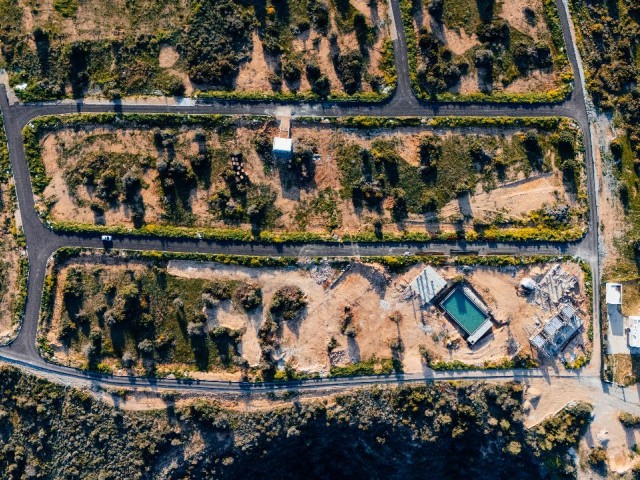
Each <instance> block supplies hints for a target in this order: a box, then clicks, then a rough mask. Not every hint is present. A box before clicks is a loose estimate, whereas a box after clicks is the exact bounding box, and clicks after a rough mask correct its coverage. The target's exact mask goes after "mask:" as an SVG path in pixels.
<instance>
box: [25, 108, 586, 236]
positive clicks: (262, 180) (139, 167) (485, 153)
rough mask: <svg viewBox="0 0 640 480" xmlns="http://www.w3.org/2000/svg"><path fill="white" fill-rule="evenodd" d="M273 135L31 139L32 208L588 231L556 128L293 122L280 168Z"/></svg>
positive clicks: (147, 221) (214, 219) (323, 224)
mask: <svg viewBox="0 0 640 480" xmlns="http://www.w3.org/2000/svg"><path fill="white" fill-rule="evenodd" d="M79 118H85V117H79ZM86 118H90V117H86ZM280 134H281V133H279V131H278V123H277V122H276V121H275V120H273V119H270V118H251V119H243V118H232V117H221V118H217V119H214V120H213V125H211V124H209V125H207V124H204V123H203V124H202V125H198V124H194V125H190V126H189V127H185V126H177V127H173V128H171V127H155V128H151V127H149V126H147V125H145V122H144V121H142V122H140V121H138V122H135V121H128V120H127V117H125V121H122V120H118V121H116V122H113V123H112V124H109V122H106V123H105V122H103V121H101V122H100V124H92V123H90V122H89V123H76V122H70V123H69V124H68V125H66V126H58V127H55V128H42V129H40V130H39V134H38V138H39V139H40V146H39V147H38V148H39V153H38V155H39V158H37V159H32V163H33V164H34V165H35V164H37V163H38V162H41V163H42V172H41V173H42V174H45V175H46V177H47V180H46V182H44V183H43V191H42V193H41V195H40V198H39V204H40V208H41V209H42V210H43V211H45V212H46V214H47V215H48V217H49V218H50V220H52V221H55V222H73V223H79V224H85V225H95V226H105V227H115V226H122V227H135V228H141V227H144V226H149V225H174V226H183V227H191V228H198V229H224V228H241V229H244V230H245V231H249V230H253V231H254V232H255V231H268V232H276V233H279V234H282V233H292V232H305V233H306V234H314V235H318V236H325V237H327V236H330V235H336V236H338V237H344V236H347V235H350V236H356V237H357V236H359V235H360V236H362V235H372V234H374V235H376V236H381V235H388V236H395V237H397V236H401V235H410V234H421V235H424V236H427V235H442V236H447V235H453V236H456V235H458V236H460V235H465V234H467V235H478V234H480V235H483V234H484V235H485V236H486V237H487V238H495V237H497V236H499V235H500V232H501V231H506V229H514V230H515V231H516V232H518V231H522V232H528V233H523V235H525V236H527V235H528V236H529V237H531V236H532V234H533V235H538V236H539V237H541V238H550V237H549V236H551V235H565V236H573V237H574V238H576V237H578V236H580V235H581V233H582V231H583V228H584V225H585V214H586V193H585V188H584V173H583V171H582V166H581V165H582V154H581V152H580V151H579V147H578V143H579V138H578V137H576V136H575V135H576V134H575V132H574V131H572V130H570V129H568V128H566V127H564V126H562V127H560V128H559V129H558V131H557V132H554V133H552V132H546V131H541V130H535V129H518V128H506V129H502V130H501V131H499V130H497V129H488V128H471V127H469V128H457V129H434V128H430V127H396V128H393V129H391V128H369V129H366V128H344V127H340V126H336V125H331V124H325V123H320V122H310V121H300V122H298V121H295V120H294V121H293V122H292V124H291V138H292V141H293V145H294V148H293V153H292V155H291V156H290V157H280V156H278V155H275V154H274V153H273V152H272V139H273V138H274V136H278V135H280ZM567 137H568V139H569V140H567ZM567 141H568V142H569V145H570V150H571V153H570V154H569V155H570V156H571V158H569V157H567V153H566V152H564V147H562V146H561V145H564V144H565V143H566V142H567ZM563 142H565V143H563ZM234 155H235V156H234ZM32 171H33V168H32ZM41 173H37V174H35V175H40V177H41ZM34 178H35V177H34ZM37 193H39V192H37ZM518 229H520V230H518Z"/></svg>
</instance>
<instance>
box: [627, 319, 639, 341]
mask: <svg viewBox="0 0 640 480" xmlns="http://www.w3.org/2000/svg"><path fill="white" fill-rule="evenodd" d="M629 322H630V323H631V325H629V346H630V347H631V348H640V317H629Z"/></svg>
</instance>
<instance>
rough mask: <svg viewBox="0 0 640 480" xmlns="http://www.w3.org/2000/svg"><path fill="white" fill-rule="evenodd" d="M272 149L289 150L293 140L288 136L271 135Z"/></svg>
mask: <svg viewBox="0 0 640 480" xmlns="http://www.w3.org/2000/svg"><path fill="white" fill-rule="evenodd" d="M273 150H274V151H275V152H291V150H293V142H292V140H291V139H290V138H282V137H273Z"/></svg>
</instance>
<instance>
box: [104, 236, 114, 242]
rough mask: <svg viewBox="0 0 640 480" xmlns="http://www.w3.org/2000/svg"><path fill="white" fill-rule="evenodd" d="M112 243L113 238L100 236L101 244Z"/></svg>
mask: <svg viewBox="0 0 640 480" xmlns="http://www.w3.org/2000/svg"><path fill="white" fill-rule="evenodd" d="M112 241H113V238H112V237H111V235H102V242H103V243H111V242H112Z"/></svg>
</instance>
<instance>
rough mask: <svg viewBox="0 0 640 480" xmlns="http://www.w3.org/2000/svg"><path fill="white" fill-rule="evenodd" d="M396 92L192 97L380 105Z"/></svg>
mask: <svg viewBox="0 0 640 480" xmlns="http://www.w3.org/2000/svg"><path fill="white" fill-rule="evenodd" d="M394 92H395V85H394V86H393V88H392V89H390V90H388V91H387V92H386V93H379V92H358V93H354V94H353V95H349V94H346V93H331V94H329V96H328V97H326V98H323V97H321V96H320V95H318V94H316V93H313V92H256V91H253V92H238V91H227V90H209V91H204V92H203V91H200V90H198V91H196V92H194V94H193V95H192V96H193V98H195V99H204V100H207V99H210V100H236V101H278V102H322V101H330V102H341V103H347V102H366V103H380V102H384V101H386V100H388V99H389V98H390V97H391V96H392V95H393V94H394Z"/></svg>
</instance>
